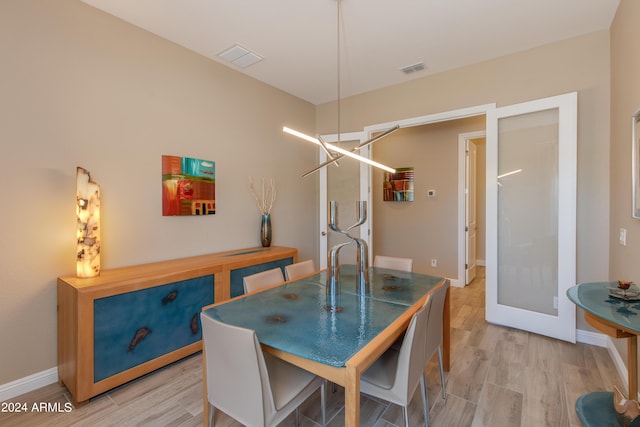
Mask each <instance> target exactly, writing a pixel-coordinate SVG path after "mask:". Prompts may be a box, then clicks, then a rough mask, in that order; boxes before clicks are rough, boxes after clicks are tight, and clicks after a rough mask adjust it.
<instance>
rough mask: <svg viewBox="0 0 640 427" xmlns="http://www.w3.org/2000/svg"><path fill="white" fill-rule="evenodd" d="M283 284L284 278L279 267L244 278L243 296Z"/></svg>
mask: <svg viewBox="0 0 640 427" xmlns="http://www.w3.org/2000/svg"><path fill="white" fill-rule="evenodd" d="M283 282H284V276H283V275H282V270H281V269H280V267H276V268H273V269H271V270H266V271H261V272H260V273H255V274H251V275H249V276H244V278H243V279H242V283H243V285H244V293H245V294H248V293H249V292H253V291H257V290H259V289H264V288H266V287H269V286H272V285H277V284H278V283H283Z"/></svg>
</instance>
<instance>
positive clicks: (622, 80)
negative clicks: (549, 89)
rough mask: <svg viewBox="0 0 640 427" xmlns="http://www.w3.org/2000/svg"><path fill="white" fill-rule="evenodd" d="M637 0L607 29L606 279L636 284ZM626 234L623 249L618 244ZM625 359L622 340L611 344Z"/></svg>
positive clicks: (639, 277)
mask: <svg viewBox="0 0 640 427" xmlns="http://www.w3.org/2000/svg"><path fill="white" fill-rule="evenodd" d="M638 19H640V2H638V1H636V0H622V1H621V2H620V6H619V8H618V12H617V13H616V16H615V18H614V21H613V24H612V26H611V161H610V168H611V198H610V201H609V202H610V215H611V222H610V236H611V237H610V241H609V243H610V245H611V250H610V254H609V263H610V266H611V269H610V274H609V279H611V280H617V279H625V280H633V281H635V282H636V283H639V282H640V263H639V262H638V259H639V258H638V255H639V254H640V220H637V219H633V218H631V116H632V114H633V113H634V112H635V111H636V110H637V109H638V108H640V79H639V78H638V76H640V55H639V54H638V43H637V41H638V40H639V39H640V27H639V26H638ZM620 228H625V229H626V230H627V246H622V245H620V244H619V243H618V235H619V230H620ZM615 344H616V347H617V348H618V349H619V351H620V353H621V354H622V359H623V360H625V362H626V358H625V356H624V355H625V354H626V342H625V340H621V339H619V340H615Z"/></svg>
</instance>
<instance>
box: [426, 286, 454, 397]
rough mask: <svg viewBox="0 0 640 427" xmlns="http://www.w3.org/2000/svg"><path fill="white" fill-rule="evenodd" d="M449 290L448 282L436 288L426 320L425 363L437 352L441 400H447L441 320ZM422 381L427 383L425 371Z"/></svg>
mask: <svg viewBox="0 0 640 427" xmlns="http://www.w3.org/2000/svg"><path fill="white" fill-rule="evenodd" d="M447 289H449V281H448V280H446V281H445V283H444V284H443V285H442V286H440V287H439V288H436V289H435V290H434V291H433V293H432V297H431V299H432V300H433V301H432V302H431V309H430V310H429V317H428V319H427V340H426V346H425V357H426V361H427V362H429V360H431V357H433V354H434V353H435V352H436V351H437V352H438V364H439V365H440V383H441V384H442V398H443V399H445V400H446V399H447V392H446V390H445V385H444V369H443V368H442V347H441V343H442V320H443V317H444V300H445V297H446V296H447ZM424 381H425V384H426V383H427V371H426V370H425V372H424Z"/></svg>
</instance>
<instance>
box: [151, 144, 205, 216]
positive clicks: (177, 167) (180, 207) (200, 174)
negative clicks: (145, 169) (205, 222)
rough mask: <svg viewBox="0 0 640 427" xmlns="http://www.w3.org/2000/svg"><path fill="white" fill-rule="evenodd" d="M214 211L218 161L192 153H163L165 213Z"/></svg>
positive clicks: (176, 214) (202, 213)
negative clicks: (185, 155) (180, 155)
mask: <svg viewBox="0 0 640 427" xmlns="http://www.w3.org/2000/svg"><path fill="white" fill-rule="evenodd" d="M215 213H216V164H215V162H212V161H210V160H202V159H194V158H190V157H178V156H162V215H163V216H179V215H212V214H215Z"/></svg>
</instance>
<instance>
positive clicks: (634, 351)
mask: <svg viewBox="0 0 640 427" xmlns="http://www.w3.org/2000/svg"><path fill="white" fill-rule="evenodd" d="M627 363H628V365H629V399H633V400H638V336H637V335H632V336H630V337H629V338H628V339H627Z"/></svg>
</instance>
